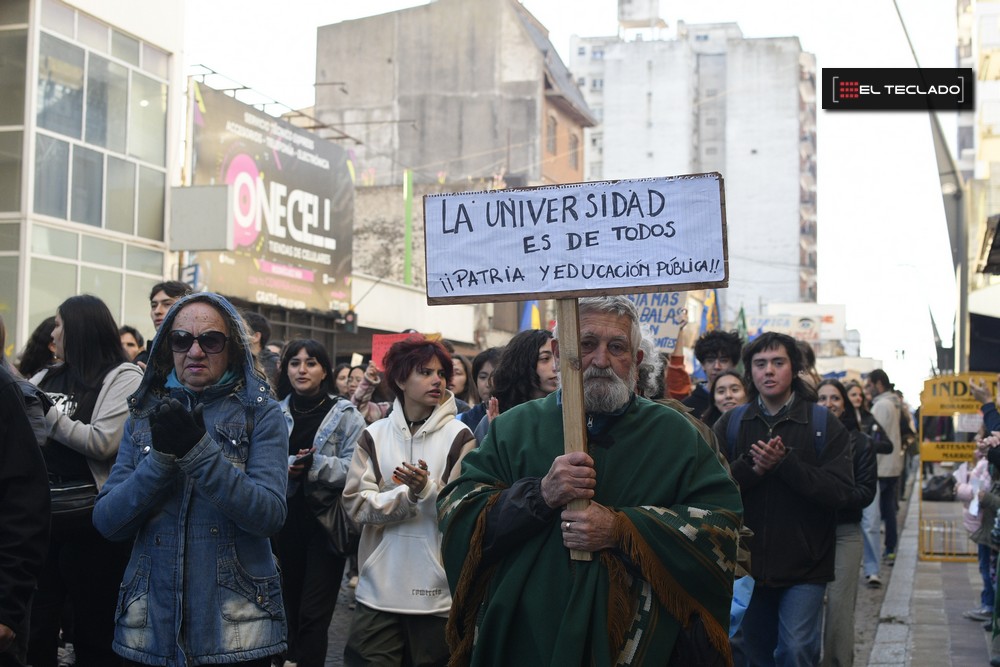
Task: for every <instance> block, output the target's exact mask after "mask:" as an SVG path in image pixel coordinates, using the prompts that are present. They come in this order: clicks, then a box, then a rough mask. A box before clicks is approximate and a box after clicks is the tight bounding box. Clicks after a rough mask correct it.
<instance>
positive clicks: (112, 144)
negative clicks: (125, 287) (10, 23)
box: [0, 0, 171, 274]
mask: <svg viewBox="0 0 1000 667" xmlns="http://www.w3.org/2000/svg"><path fill="white" fill-rule="evenodd" d="M7 1H8V0H0V2H7ZM40 2H41V3H42V10H41V11H42V18H43V20H42V24H43V28H44V29H43V30H42V31H41V33H40V35H39V59H38V72H37V77H38V90H39V92H38V101H37V107H38V112H37V123H38V127H39V128H40V129H41V130H43V131H42V132H39V134H38V137H39V138H38V139H37V140H36V164H35V167H34V169H35V182H36V186H35V192H34V202H33V206H34V209H33V210H34V211H35V212H36V213H39V214H43V215H50V216H54V217H58V218H61V219H63V220H71V221H73V222H78V223H81V224H85V225H90V226H93V227H98V228H102V229H107V230H109V231H113V232H118V233H121V234H128V235H137V236H142V237H144V238H146V239H150V240H154V241H159V242H162V241H163V227H164V210H163V209H164V206H165V201H166V195H165V191H166V172H165V169H164V168H165V166H166V158H167V103H168V98H169V87H168V84H167V82H166V80H167V78H168V77H169V75H170V62H171V59H170V54H169V53H167V52H166V51H163V50H162V49H160V48H158V47H156V46H153V45H151V44H147V43H145V42H143V41H142V40H140V39H137V38H135V37H133V36H131V35H128V34H126V33H124V32H121V31H119V30H116V29H114V28H112V27H111V26H110V25H108V24H107V23H104V22H102V21H100V20H98V19H96V18H94V17H91V16H88V15H86V14H83V13H80V12H77V11H76V10H75V9H73V8H72V7H70V6H68V5H66V4H64V3H63V2H60V1H59V0H40ZM50 31H58V32H60V33H61V34H65V35H67V36H68V37H69V38H70V39H75V40H76V42H74V43H70V42H69V41H66V40H64V39H61V38H60V37H58V36H56V35H55V34H52V32H50ZM14 32H17V31H14ZM11 34H12V33H11ZM20 34H21V36H22V38H23V37H24V35H23V33H20ZM6 36H7V35H6V34H5V33H4V32H3V31H0V90H2V89H5V88H10V89H12V90H22V89H24V88H25V86H23V85H13V83H11V81H12V80H13V78H14V77H15V74H16V73H14V69H15V68H14V67H13V66H12V63H15V61H16V59H15V58H13V56H12V55H11V56H9V57H8V53H7V50H5V46H6V45H5V43H4V41H3V40H4V38H5V37H6ZM25 48H26V47H23V48H21V51H24V50H25ZM10 50H11V51H14V52H16V51H17V47H16V46H15V47H11V49H10ZM21 60H22V61H23V60H24V58H21ZM8 79H10V81H8ZM22 83H23V82H22ZM8 103H9V104H10V105H11V109H13V107H14V106H17V107H20V108H21V109H23V107H24V100H23V98H22V99H21V100H20V101H15V100H13V96H7V98H4V99H2V100H0V126H2V125H3V124H4V123H5V120H4V116H3V114H4V111H6V110H7V107H6V106H5V104H8ZM21 113H22V114H23V111H22V112H21ZM8 124H20V123H8ZM64 138H66V139H67V140H66V141H62V139H64ZM6 139H7V137H4V136H3V133H2V132H0V178H3V179H4V181H3V183H0V211H3V210H6V208H7V207H8V206H9V204H8V203H7V201H6V200H9V199H10V195H11V193H13V191H14V190H15V189H19V186H18V185H17V183H18V182H19V180H18V178H17V174H16V173H15V172H16V168H17V165H16V164H14V163H13V162H12V160H13V153H10V155H8V150H7V147H6V143H7V142H6V141H5V140H6ZM10 141H14V138H11V139H10ZM8 190H10V192H8ZM15 210H16V209H15ZM156 273H158V274H159V273H160V272H159V271H157V272H156Z"/></svg>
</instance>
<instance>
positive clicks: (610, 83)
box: [602, 41, 697, 179]
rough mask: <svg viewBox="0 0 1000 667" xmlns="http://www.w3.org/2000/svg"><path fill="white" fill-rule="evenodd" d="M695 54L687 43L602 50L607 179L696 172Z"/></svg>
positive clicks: (620, 45) (638, 44)
mask: <svg viewBox="0 0 1000 667" xmlns="http://www.w3.org/2000/svg"><path fill="white" fill-rule="evenodd" d="M694 89H695V60H694V54H693V52H692V51H691V49H690V47H689V46H688V45H687V44H686V43H685V42H676V41H673V42H665V41H657V42H627V43H618V44H614V45H610V46H609V47H608V48H607V49H606V50H605V55H604V93H603V97H604V119H603V123H602V128H603V143H604V145H603V148H604V160H603V161H604V165H603V177H604V178H605V179H617V178H644V177H650V176H671V175H674V174H687V173H691V172H692V171H693V169H692V168H693V167H694V151H693V142H694V141H695V137H696V136H697V131H696V116H695V110H694V107H693V104H692V102H693V98H694Z"/></svg>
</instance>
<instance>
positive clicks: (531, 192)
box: [424, 173, 729, 304]
mask: <svg viewBox="0 0 1000 667" xmlns="http://www.w3.org/2000/svg"><path fill="white" fill-rule="evenodd" d="M724 204H725V199H724V196H723V183H722V176H721V175H719V174H717V173H711V174H696V175H690V176H674V177H669V178H650V179H639V180H622V181H600V182H593V183H575V184H570V185H553V186H544V187H537V188H519V189H512V190H495V191H490V192H463V193H457V194H441V195H427V196H425V197H424V235H425V248H426V253H427V255H426V270H427V302H428V303H429V304H448V303H482V302H487V301H516V300H521V299H529V298H530V299H541V298H554V299H563V298H571V297H577V296H586V295H594V294H623V293H643V292H662V291H663V288H664V287H670V288H673V289H674V290H676V291H681V290H687V289H702V288H710V287H726V286H727V285H728V276H729V268H728V251H727V247H726V219H725V205H724Z"/></svg>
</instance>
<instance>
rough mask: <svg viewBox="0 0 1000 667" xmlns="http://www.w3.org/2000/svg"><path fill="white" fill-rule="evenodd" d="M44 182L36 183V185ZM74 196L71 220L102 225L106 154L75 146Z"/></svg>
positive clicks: (92, 225)
mask: <svg viewBox="0 0 1000 667" xmlns="http://www.w3.org/2000/svg"><path fill="white" fill-rule="evenodd" d="M39 186H44V184H36V187H39ZM72 190H73V197H72V202H71V207H70V220H72V221H73V222H82V223H83V224H85V225H90V226H91V227H100V226H101V199H102V197H103V195H104V155H103V154H101V153H98V152H97V151H94V150H90V149H89V148H84V147H83V146H74V147H73V186H72Z"/></svg>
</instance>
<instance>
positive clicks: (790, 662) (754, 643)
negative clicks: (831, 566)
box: [743, 584, 826, 667]
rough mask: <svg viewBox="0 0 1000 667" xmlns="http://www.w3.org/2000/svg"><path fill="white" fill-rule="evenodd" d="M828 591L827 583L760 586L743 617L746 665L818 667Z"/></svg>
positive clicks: (762, 666)
mask: <svg viewBox="0 0 1000 667" xmlns="http://www.w3.org/2000/svg"><path fill="white" fill-rule="evenodd" d="M825 591H826V585H825V584H796V585H795V586H789V587H788V588H767V587H764V586H760V585H758V586H757V588H755V589H754V592H753V597H752V598H750V606H749V607H748V608H747V612H746V616H744V617H743V646H744V652H745V654H746V657H747V665H749V666H750V667H778V666H781V667H816V665H818V664H819V655H820V643H821V639H822V627H823V594H824V592H825Z"/></svg>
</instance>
